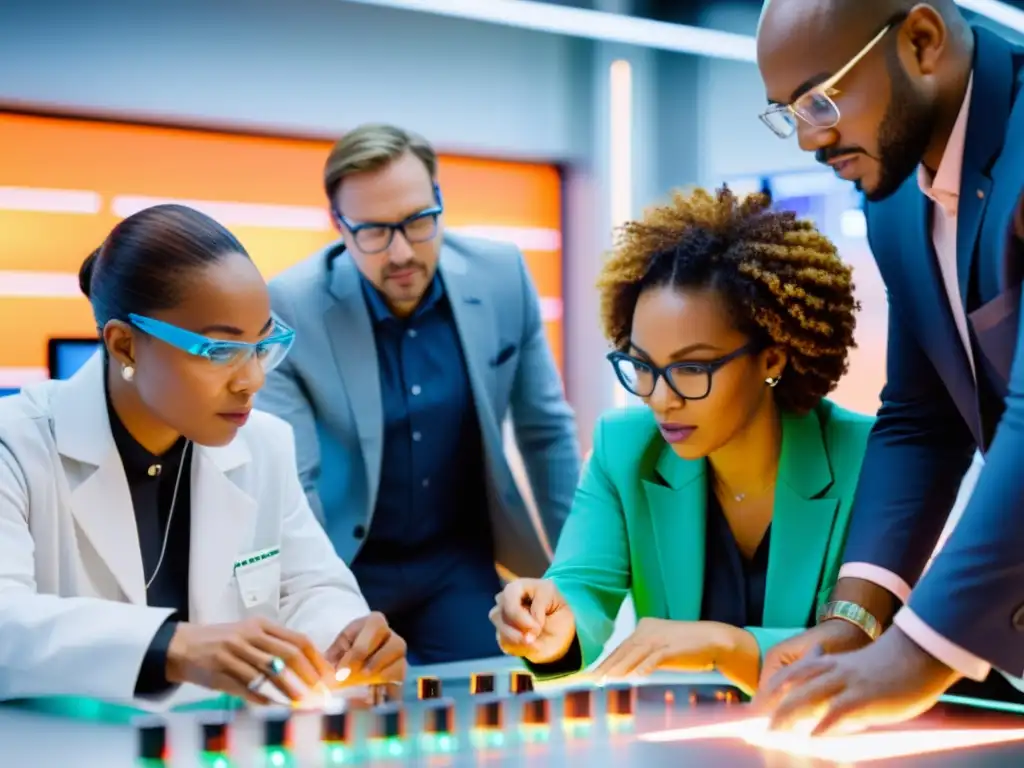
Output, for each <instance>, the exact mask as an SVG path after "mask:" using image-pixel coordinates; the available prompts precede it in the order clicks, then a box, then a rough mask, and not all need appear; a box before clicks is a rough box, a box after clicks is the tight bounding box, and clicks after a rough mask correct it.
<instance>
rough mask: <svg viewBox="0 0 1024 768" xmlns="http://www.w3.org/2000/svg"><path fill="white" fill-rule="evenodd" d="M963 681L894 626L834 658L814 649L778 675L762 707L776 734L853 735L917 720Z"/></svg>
mask: <svg viewBox="0 0 1024 768" xmlns="http://www.w3.org/2000/svg"><path fill="white" fill-rule="evenodd" d="M826 623H829V622H826ZM959 677H960V676H959V675H958V674H957V673H956V672H954V671H953V670H951V669H950V668H949V667H947V666H945V665H944V664H942V663H941V662H940V661H938V660H937V659H935V658H934V657H932V656H931V655H929V654H928V653H926V652H925V651H924V649H922V648H921V647H920V646H919V645H917V644H916V643H915V642H914V641H912V640H911V639H910V638H909V637H907V636H906V635H905V634H903V632H902V631H900V629H899V627H891V628H890V629H888V630H887V631H886V632H884V633H883V634H882V636H881V637H880V638H879V639H878V640H877V641H875V642H874V643H871V644H870V645H868V646H866V647H864V648H861V649H860V650H857V651H852V652H849V653H839V654H836V655H831V656H829V655H825V654H824V653H822V652H821V651H820V650H819V649H818V648H815V650H813V651H812V652H811V653H809V654H806V655H804V656H803V658H802V659H801V660H800V661H798V662H796V663H795V664H793V665H791V666H789V667H787V668H786V669H785V670H783V671H782V672H781V673H779V674H777V675H776V676H775V677H774V678H773V680H772V681H771V684H770V686H769V687H768V688H766V689H765V690H764V691H763V692H762V693H761V694H760V696H759V699H758V702H757V703H758V706H759V707H762V708H764V709H767V710H768V714H769V715H770V717H771V723H770V727H771V728H772V729H776V730H798V731H800V732H809V733H811V734H812V735H814V736H820V735H834V734H839V733H854V732H857V731H860V730H863V729H865V728H870V727H872V726H877V725H889V724H892V723H899V722H903V721H906V720H909V719H910V718H912V717H916V716H917V715H919V714H921V713H922V712H925V711H927V710H928V709H930V708H931V707H932V705H934V704H935V702H937V701H938V699H939V697H940V696H941V695H942V694H943V693H945V692H946V690H948V689H949V687H950V686H951V685H953V683H955V682H956V681H957V680H958V679H959Z"/></svg>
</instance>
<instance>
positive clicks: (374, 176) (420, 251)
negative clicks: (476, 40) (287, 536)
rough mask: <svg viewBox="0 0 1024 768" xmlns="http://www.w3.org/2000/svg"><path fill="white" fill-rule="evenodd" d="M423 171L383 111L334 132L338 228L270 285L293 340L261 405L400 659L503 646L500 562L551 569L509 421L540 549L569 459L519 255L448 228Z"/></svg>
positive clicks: (406, 137) (467, 654)
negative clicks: (495, 615) (287, 433)
mask: <svg viewBox="0 0 1024 768" xmlns="http://www.w3.org/2000/svg"><path fill="white" fill-rule="evenodd" d="M436 171H437V156H436V154H435V152H434V150H433V149H432V147H431V146H430V145H429V144H428V143H427V142H426V141H425V140H424V139H423V138H421V137H419V136H417V135H415V134H411V133H409V132H406V131H404V130H402V129H399V128H396V127H392V126H385V125H366V126H362V127H360V128H357V129H355V130H353V131H351V132H350V133H348V134H346V135H345V136H344V138H342V139H341V140H340V141H339V142H338V143H337V144H336V145H335V147H334V149H333V150H332V152H331V154H330V156H329V158H328V160H327V163H326V168H325V180H324V181H325V189H326V192H327V197H328V200H329V202H330V206H331V212H332V216H333V218H334V220H335V224H336V226H337V227H338V229H339V231H340V232H341V236H342V239H341V240H340V241H339V242H337V243H335V244H333V245H330V246H328V247H327V248H326V249H324V250H322V251H320V252H319V253H316V254H314V255H313V256H312V257H310V258H308V259H306V260H305V261H303V262H301V263H300V264H298V265H296V266H294V267H292V268H291V269H289V270H287V271H285V272H284V273H283V274H281V275H280V276H278V277H277V278H276V279H274V280H273V281H272V282H271V296H272V300H273V305H274V310H275V312H276V313H277V314H278V315H279V316H280V318H281V319H282V320H283V321H284V322H285V323H287V324H288V325H290V326H291V327H292V328H294V329H295V330H296V332H297V336H296V342H295V346H294V347H293V349H292V353H291V355H290V356H289V358H288V360H287V361H286V362H285V363H284V364H283V365H282V366H280V367H278V368H277V369H276V370H275V371H274V372H273V373H272V375H271V376H270V377H269V378H268V380H267V384H266V386H265V387H264V389H263V392H262V394H261V397H260V399H259V401H258V403H257V405H258V407H260V408H262V409H264V410H268V411H271V412H272V413H275V414H277V415H278V416H281V417H282V418H284V419H286V420H287V421H288V422H290V423H291V425H292V427H293V428H294V430H295V436H296V442H297V447H298V458H299V471H300V474H301V478H302V482H303V485H304V487H305V489H306V493H307V494H308V496H309V500H310V503H311V505H312V507H313V510H314V512H315V513H316V514H317V515H318V517H319V518H320V520H321V522H322V524H323V525H324V527H325V529H326V530H327V533H328V535H329V536H330V538H331V541H332V542H333V543H334V546H335V548H336V549H337V551H338V553H339V554H340V555H341V556H342V558H343V559H344V560H345V561H346V562H347V563H349V565H350V567H351V568H352V570H353V572H354V573H355V575H356V577H357V579H358V580H359V584H360V587H361V588H362V591H363V594H364V595H365V596H366V599H367V601H368V602H369V604H370V605H371V606H372V608H373V609H374V610H378V611H381V612H382V613H384V614H385V615H387V617H388V619H389V621H390V622H391V624H392V626H393V627H394V628H395V631H396V632H398V633H399V634H400V635H401V636H402V637H404V638H405V639H406V641H407V643H408V646H409V659H410V661H411V662H412V663H414V664H427V663H439V662H444V661H455V660H460V659H469V658H482V657H486V656H490V655H496V654H498V653H499V650H498V645H497V642H496V639H495V636H494V630H493V627H492V626H491V624H490V622H489V621H488V618H487V614H488V612H489V610H490V609H491V607H493V604H494V595H495V594H496V593H497V592H499V591H500V588H501V584H500V580H499V577H498V573H497V570H496V568H495V564H496V563H497V564H500V565H501V566H503V567H504V568H505V569H507V570H508V571H511V572H512V573H514V574H516V575H519V576H540V575H541V574H542V573H543V572H544V570H545V568H546V567H547V565H548V562H549V559H550V556H549V552H548V550H547V549H546V547H545V546H544V541H543V537H542V536H541V535H540V532H539V531H538V529H537V526H536V525H535V523H534V519H533V517H532V516H531V514H530V512H529V511H528V509H527V506H526V504H525V503H524V500H523V498H522V496H521V495H520V492H519V490H518V488H517V486H516V483H515V480H514V478H513V475H512V472H511V470H510V468H509V464H508V461H507V460H506V456H505V451H504V443H503V431H502V426H503V423H504V422H505V420H506V417H507V416H508V415H509V414H511V417H512V422H513V424H514V427H515V431H514V433H515V438H516V442H517V445H518V448H519V451H520V453H521V455H522V457H523V461H524V464H525V467H526V472H527V475H528V477H529V481H530V486H531V490H532V495H533V497H534V500H535V502H536V507H537V511H538V513H539V518H540V522H541V523H542V525H543V528H544V533H545V534H546V538H547V540H548V542H549V544H550V546H551V547H552V548H553V547H554V545H555V543H556V541H557V539H558V536H559V534H560V533H561V529H562V523H563V522H564V520H565V517H566V515H567V514H568V512H569V508H570V505H571V503H572V497H573V493H574V491H575V487H576V483H577V481H578V478H579V470H580V466H579V464H580V460H579V446H578V442H577V438H576V431H575V421H574V417H573V413H572V411H571V409H570V408H569V406H568V404H567V403H566V401H565V398H564V395H563V389H562V383H561V380H560V378H559V375H558V372H557V369H556V368H555V364H554V360H553V357H552V355H551V351H550V349H549V347H548V344H547V342H546V340H545V337H544V329H543V324H542V321H541V316H540V309H539V300H538V297H537V293H536V290H535V288H534V286H533V283H532V281H531V279H530V276H529V274H528V272H527V269H526V265H525V263H524V260H523V257H522V254H521V253H520V252H519V250H518V249H517V248H516V247H514V246H512V245H507V244H503V243H494V242H488V241H484V240H478V239H471V238H464V237H457V236H454V235H446V234H445V233H444V231H443V213H444V203H443V200H442V195H441V189H440V187H439V185H438V183H437V181H436V179H437V173H436Z"/></svg>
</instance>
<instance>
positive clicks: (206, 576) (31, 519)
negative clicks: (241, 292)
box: [0, 355, 369, 706]
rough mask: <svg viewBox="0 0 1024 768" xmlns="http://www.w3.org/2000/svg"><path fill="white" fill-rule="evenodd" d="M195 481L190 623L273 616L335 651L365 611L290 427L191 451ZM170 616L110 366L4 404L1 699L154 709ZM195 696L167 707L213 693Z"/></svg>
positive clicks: (169, 700)
mask: <svg viewBox="0 0 1024 768" xmlns="http://www.w3.org/2000/svg"><path fill="white" fill-rule="evenodd" d="M186 479H187V478H183V482H184V481H185V480H186ZM191 483H192V487H191V488H192V507H191V516H192V521H191V529H192V530H191V556H190V560H191V562H190V565H189V581H190V585H189V614H190V615H189V619H190V621H193V622H196V623H200V624H213V623H222V622H234V621H239V620H241V619H244V618H246V617H247V616H252V615H264V616H267V617H269V618H271V619H274V620H276V621H278V622H280V623H282V624H284V625H286V626H288V627H290V628H292V629H294V630H297V631H300V632H304V633H306V634H307V635H308V636H309V637H310V638H311V639H312V640H313V641H314V643H315V644H316V645H317V646H318V647H319V648H320V649H321V650H326V648H327V647H328V646H329V645H330V643H331V642H333V640H334V639H335V638H336V637H337V635H338V633H339V632H340V631H341V630H342V629H344V628H345V626H347V625H348V624H349V622H351V621H352V620H353V619H356V618H358V617H360V616H364V615H366V614H367V613H368V612H369V609H368V607H367V604H366V601H365V600H364V599H363V597H362V595H361V593H360V591H359V588H358V586H357V584H356V581H355V579H354V577H353V576H352V573H351V571H350V570H349V569H348V567H347V566H346V565H345V564H344V562H343V561H342V560H341V559H340V558H339V557H338V556H337V555H336V554H335V552H334V549H333V547H332V546H331V544H330V542H329V540H328V539H327V537H326V535H325V534H324V531H323V529H322V528H321V527H320V525H319V524H318V523H317V521H316V519H315V518H314V517H313V514H312V512H311V511H310V508H309V506H308V503H307V501H306V496H305V494H304V493H303V491H302V487H301V485H300V484H299V479H298V471H297V468H296V460H295V447H294V440H293V437H292V432H291V429H290V428H289V427H288V426H287V424H286V423H285V422H283V421H281V420H280V419H278V418H276V417H274V416H271V415H269V414H266V413H261V412H253V414H252V416H251V418H250V420H249V422H248V423H247V424H246V426H245V427H243V428H242V429H241V430H240V431H239V433H238V436H237V437H236V438H235V440H234V441H233V442H231V443H230V444H229V445H227V446H224V447H221V448H206V447H200V446H195V447H194V453H193V459H192V473H191ZM275 548H279V550H280V554H279V555H277V556H271V557H268V558H266V559H263V560H261V561H260V562H259V563H257V564H255V565H252V566H248V567H241V568H236V562H238V561H241V560H245V559H247V557H248V556H250V555H253V554H256V553H260V552H266V551H267V550H273V549H275ZM169 614H170V610H168V609H164V608H151V607H148V606H147V605H146V592H145V584H144V577H143V570H142V557H141V553H140V549H139V543H138V535H137V530H136V524H135V517H134V512H133V508H132V500H131V495H130V492H129V489H128V483H127V480H126V478H125V473H124V468H123V466H122V464H121V460H120V457H119V454H118V452H117V449H116V447H115V445H114V440H113V437H112V435H111V430H110V422H109V419H108V417H107V409H106V405H105V396H104V387H103V360H102V357H101V356H100V355H97V356H96V357H94V358H93V359H92V360H90V361H89V362H88V363H87V364H86V365H85V366H83V368H82V369H81V370H80V371H79V372H78V373H77V374H76V375H75V376H74V377H73V378H72V379H69V380H68V381H63V382H59V381H51V382H44V383H42V384H39V385H36V386H32V387H29V388H27V389H26V390H25V391H23V392H21V393H20V394H18V395H14V396H10V397H7V398H3V399H0V700H3V699H12V698H22V697H39V696H52V695H57V696H88V697H95V698H99V699H104V700H109V701H122V702H132V703H142V702H138V701H135V702H133V695H134V688H135V683H136V679H137V677H138V673H139V668H140V665H141V663H142V659H143V656H144V655H145V652H146V649H147V648H148V646H149V644H150V641H151V639H152V637H153V635H154V634H155V632H156V630H157V629H158V628H159V626H160V625H161V624H162V623H163V622H164V620H165V618H166V617H167V616H168V615H169ZM189 688H192V687H191V686H182V687H181V688H178V689H176V691H175V692H173V693H172V694H171V695H170V696H169V697H164V699H163V702H164V704H163V705H164V706H171V705H172V704H173V703H176V700H190V699H193V698H195V697H196V691H197V690H202V689H193V690H191V691H189V690H188V689H189Z"/></svg>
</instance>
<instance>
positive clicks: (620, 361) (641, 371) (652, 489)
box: [491, 189, 872, 692]
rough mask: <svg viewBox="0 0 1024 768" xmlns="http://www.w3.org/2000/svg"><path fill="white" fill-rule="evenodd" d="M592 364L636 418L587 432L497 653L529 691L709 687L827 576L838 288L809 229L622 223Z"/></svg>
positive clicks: (842, 334) (821, 597)
mask: <svg viewBox="0 0 1024 768" xmlns="http://www.w3.org/2000/svg"><path fill="white" fill-rule="evenodd" d="M599 287H600V290H601V299H602V315H603V322H604V328H605V333H606V335H607V337H608V338H609V340H610V341H611V342H612V344H613V345H614V347H615V351H614V352H612V353H611V354H610V355H609V356H608V357H609V360H610V361H611V363H612V365H613V366H614V369H615V373H616V375H617V376H618V378H619V380H620V382H621V383H622V385H623V386H624V387H625V388H626V389H627V390H629V391H630V392H632V393H633V394H634V395H636V396H638V397H640V398H641V399H642V400H643V401H644V403H645V405H646V406H647V407H646V408H631V409H625V410H619V411H613V412H610V413H608V414H606V415H605V416H604V417H602V418H601V419H600V421H599V422H598V425H597V428H596V430H595V436H594V447H593V452H592V455H591V457H590V459H589V460H588V462H587V466H586V469H585V472H584V475H583V478H582V480H581V482H580V486H579V488H578V490H577V493H576V497H575V500H574V502H573V508H572V512H571V513H570V515H569V518H568V520H567V522H566V524H565V527H564V529H563V531H562V534H561V537H560V539H559V542H558V546H557V549H556V552H555V558H554V562H553V564H552V565H551V568H550V569H549V570H548V572H547V573H546V574H545V577H544V578H543V579H520V580H517V581H514V582H512V583H511V584H509V585H508V586H507V587H506V588H505V589H504V590H503V592H502V593H501V594H500V595H499V596H498V598H497V601H496V603H497V604H496V605H495V608H494V609H493V610H492V611H491V620H492V621H493V622H494V624H495V626H496V627H497V630H498V640H499V642H500V643H501V646H502V648H503V650H504V651H505V652H506V653H508V654H511V655H516V656H520V657H523V658H524V659H525V660H526V662H527V663H528V665H529V666H530V667H531V668H532V669H533V671H534V672H535V674H537V675H539V676H542V677H545V676H556V675H565V674H572V673H575V672H579V671H580V670H582V669H584V668H587V667H590V665H591V664H593V662H594V661H596V660H597V658H598V657H599V656H600V655H601V653H602V652H603V650H604V645H605V643H606V641H607V640H608V638H609V636H610V635H611V632H612V629H613V626H614V622H615V618H616V616H617V614H618V611H619V608H620V606H621V604H622V601H623V599H624V598H625V596H626V595H627V594H630V593H631V594H632V596H633V600H634V604H635V607H636V612H637V617H638V619H639V621H638V624H637V628H636V631H635V632H634V633H633V635H632V636H630V637H629V638H628V639H627V640H626V641H625V642H623V644H622V645H621V646H620V647H619V648H617V649H615V650H614V651H613V652H612V653H611V654H610V655H609V656H608V657H607V658H606V659H605V660H604V661H603V662H602V664H601V665H600V666H599V667H598V668H597V670H596V674H597V675H598V676H599V677H602V678H619V677H624V676H628V675H643V674H646V673H649V672H651V671H653V670H654V669H657V668H672V669H679V670H688V671H700V670H709V669H718V670H719V671H720V672H721V673H722V674H724V675H725V676H726V677H728V678H729V679H730V680H732V681H733V682H734V683H736V684H737V685H738V686H740V687H741V688H742V689H744V690H745V691H747V692H751V691H753V690H754V688H755V687H756V685H757V679H758V675H759V671H760V661H761V657H762V654H763V653H764V652H765V650H766V649H767V648H769V647H770V646H771V645H772V644H774V643H776V642H778V641H779V640H781V639H783V638H785V637H788V636H790V635H792V634H794V633H797V632H799V631H802V630H803V629H805V628H807V626H809V625H810V624H812V623H813V622H814V621H815V617H816V615H817V612H818V610H819V609H820V608H821V607H822V606H823V604H824V603H825V601H826V600H827V599H828V595H829V592H830V590H831V588H832V585H833V584H834V582H835V580H836V576H837V572H838V569H839V566H840V564H841V558H842V549H843V545H844V540H845V537H846V528H847V524H848V518H849V514H850V507H851V503H852V500H853V495H854V492H855V489H856V486H857V477H858V473H859V470H860V465H861V460H862V457H863V454H864V450H865V446H866V442H867V437H868V432H869V430H870V427H871V422H872V420H871V419H870V418H868V417H865V416H860V415H856V414H853V413H851V412H849V411H846V410H843V409H842V408H840V407H839V406H837V405H835V404H834V403H832V402H831V401H829V400H827V399H825V396H826V395H827V394H828V393H829V392H830V391H831V390H832V389H833V388H834V387H835V385H836V382H837V381H838V380H839V378H840V377H841V376H842V375H843V373H845V371H846V367H847V354H848V351H849V349H850V348H851V347H852V346H853V345H854V341H853V337H854V322H855V321H854V313H855V311H856V309H857V305H856V301H855V299H854V293H853V284H852V282H851V270H850V268H849V267H848V266H846V265H845V264H843V262H842V261H841V260H840V259H839V257H838V256H837V254H836V251H835V247H834V246H833V245H832V243H830V242H829V241H828V239H827V238H825V237H824V236H823V235H822V234H820V233H819V232H817V231H816V230H815V229H814V227H813V225H811V224H810V223H808V222H804V221H799V220H797V218H796V217H795V216H794V215H793V214H791V213H785V212H776V211H772V210H771V209H770V207H769V202H768V200H767V199H765V198H763V197H761V196H753V197H749V198H746V199H745V200H743V201H740V200H738V199H737V198H735V197H734V196H733V195H732V193H731V192H729V191H728V190H725V189H723V190H720V191H719V192H717V194H715V195H711V194H709V193H707V192H705V191H703V190H698V191H696V192H695V193H693V194H692V195H689V196H684V195H681V194H676V195H675V196H674V197H673V199H672V201H671V202H670V203H669V204H668V205H666V206H663V207H660V208H656V209H653V210H652V211H650V212H648V213H647V215H646V216H645V218H644V219H643V220H642V221H638V222H632V223H630V224H628V225H627V226H626V227H625V229H624V232H623V233H622V237H621V239H620V240H619V242H618V246H617V249H616V252H615V254H614V255H613V256H612V257H611V258H610V259H609V260H608V261H607V262H606V264H605V266H604V268H603V273H602V277H601V280H600V283H599Z"/></svg>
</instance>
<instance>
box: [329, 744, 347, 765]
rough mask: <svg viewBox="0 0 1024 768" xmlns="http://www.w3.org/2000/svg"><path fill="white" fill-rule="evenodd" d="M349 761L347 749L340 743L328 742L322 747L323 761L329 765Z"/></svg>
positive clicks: (342, 763)
mask: <svg viewBox="0 0 1024 768" xmlns="http://www.w3.org/2000/svg"><path fill="white" fill-rule="evenodd" d="M347 762H349V751H348V749H346V748H345V747H343V746H341V745H340V744H328V745H327V746H325V747H324V763H325V764H326V765H328V766H331V765H344V764H345V763H347Z"/></svg>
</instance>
